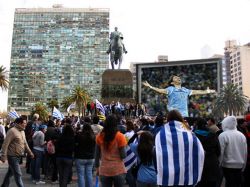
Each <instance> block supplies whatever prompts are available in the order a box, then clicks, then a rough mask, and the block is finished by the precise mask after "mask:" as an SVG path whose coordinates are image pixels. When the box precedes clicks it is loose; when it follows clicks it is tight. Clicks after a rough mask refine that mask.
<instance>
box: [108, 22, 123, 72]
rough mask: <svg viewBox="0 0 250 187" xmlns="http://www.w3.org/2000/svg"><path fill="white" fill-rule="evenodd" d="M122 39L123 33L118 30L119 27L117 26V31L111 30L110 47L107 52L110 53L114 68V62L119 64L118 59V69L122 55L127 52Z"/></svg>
mask: <svg viewBox="0 0 250 187" xmlns="http://www.w3.org/2000/svg"><path fill="white" fill-rule="evenodd" d="M122 40H123V35H122V33H121V32H119V31H118V28H117V27H115V31H113V32H111V34H110V45H109V49H108V50H107V54H110V61H111V65H112V69H114V63H115V64H116V65H117V63H118V61H119V66H118V69H120V66H121V63H122V55H123V53H125V54H126V53H127V50H126V49H125V46H124V44H123V41H122Z"/></svg>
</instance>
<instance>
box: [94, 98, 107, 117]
mask: <svg viewBox="0 0 250 187" xmlns="http://www.w3.org/2000/svg"><path fill="white" fill-rule="evenodd" d="M95 104H96V108H97V109H99V111H100V113H101V114H102V115H104V116H105V109H104V107H103V105H102V103H100V101H98V100H97V99H96V100H95Z"/></svg>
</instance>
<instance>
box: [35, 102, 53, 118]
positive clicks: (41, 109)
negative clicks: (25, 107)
mask: <svg viewBox="0 0 250 187" xmlns="http://www.w3.org/2000/svg"><path fill="white" fill-rule="evenodd" d="M35 113H37V114H39V118H40V119H41V120H42V121H47V120H48V117H49V113H48V110H47V107H46V106H45V105H44V104H43V103H41V102H38V103H36V104H35V106H34V107H33V108H32V111H31V116H33V115H34V114H35Z"/></svg>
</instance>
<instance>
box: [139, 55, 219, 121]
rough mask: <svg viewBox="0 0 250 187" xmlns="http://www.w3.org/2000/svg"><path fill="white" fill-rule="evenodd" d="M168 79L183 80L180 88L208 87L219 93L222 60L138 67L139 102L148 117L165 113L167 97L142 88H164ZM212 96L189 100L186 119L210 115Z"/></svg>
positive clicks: (178, 62)
mask: <svg viewBox="0 0 250 187" xmlns="http://www.w3.org/2000/svg"><path fill="white" fill-rule="evenodd" d="M171 75H178V76H180V77H181V79H182V86H183V87H186V88H188V89H193V90H205V89H207V87H209V88H210V89H214V90H216V91H219V89H220V88H221V86H222V85H221V84H222V83H221V76H222V73H221V59H204V60H193V61H176V62H167V63H151V64H139V65H137V76H138V85H137V90H138V100H139V102H141V103H144V104H145V105H146V107H147V111H148V113H149V114H150V115H155V114H157V112H159V111H161V112H163V113H166V112H167V97H166V95H163V94H158V93H156V92H155V91H153V90H151V89H149V88H146V87H145V86H143V85H142V82H143V81H148V82H149V83H150V84H151V85H152V86H154V87H157V88H166V87H167V86H168V85H167V82H168V80H169V78H170V76H171ZM215 97H216V96H215V94H211V95H202V96H191V97H190V98H189V105H188V108H189V116H190V117H199V116H207V115H209V114H210V113H211V111H212V105H213V102H214V100H215Z"/></svg>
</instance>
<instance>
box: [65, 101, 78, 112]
mask: <svg viewBox="0 0 250 187" xmlns="http://www.w3.org/2000/svg"><path fill="white" fill-rule="evenodd" d="M75 107H76V102H74V103H71V104H70V105H69V107H68V108H67V112H68V113H69V111H70V110H71V109H73V108H75Z"/></svg>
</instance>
